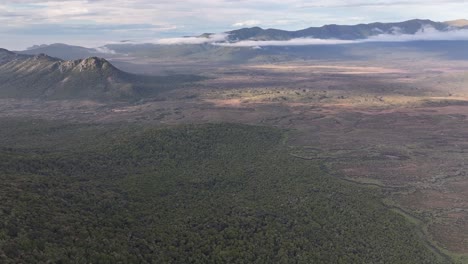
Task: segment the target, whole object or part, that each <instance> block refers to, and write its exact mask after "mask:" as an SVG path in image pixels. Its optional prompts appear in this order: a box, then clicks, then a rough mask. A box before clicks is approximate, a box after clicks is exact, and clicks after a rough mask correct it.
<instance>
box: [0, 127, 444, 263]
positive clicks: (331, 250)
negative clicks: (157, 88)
mask: <svg viewBox="0 0 468 264" xmlns="http://www.w3.org/2000/svg"><path fill="white" fill-rule="evenodd" d="M283 137H284V132H283V131H279V130H275V129H271V128H264V127H252V126H244V125H230V124H219V125H210V124H208V125H199V126H198V125H197V126H194V125H189V126H181V127H175V128H166V129H156V128H148V127H126V128H122V127H120V126H119V125H68V124H59V123H47V122H43V121H34V120H26V121H21V122H19V121H15V120H6V119H4V120H2V129H0V146H1V148H0V185H1V187H0V191H1V196H0V197H1V199H2V202H1V203H0V219H1V221H0V262H1V263H442V262H443V258H441V256H438V255H436V253H434V252H432V251H431V250H430V249H429V248H428V247H427V246H426V244H425V243H424V241H422V240H421V238H420V237H419V236H418V235H417V233H416V231H415V230H414V227H413V226H412V224H410V223H408V222H407V221H406V220H405V218H404V217H402V216H400V215H398V214H397V213H395V212H393V211H391V210H389V209H388V208H386V207H385V206H384V205H383V204H382V203H381V200H380V198H381V197H380V194H379V192H378V191H377V190H374V189H365V188H362V187H358V186H355V185H353V184H350V183H346V182H343V181H340V180H338V179H336V178H333V177H330V176H326V175H324V173H323V171H322V170H321V169H320V167H321V166H320V165H321V164H319V163H315V162H310V161H307V162H306V161H303V160H300V159H295V158H294V157H292V156H289V155H288V154H287V153H286V152H285V151H284V149H283V146H282V143H281V142H282V140H283Z"/></svg>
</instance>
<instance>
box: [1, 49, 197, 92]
mask: <svg viewBox="0 0 468 264" xmlns="http://www.w3.org/2000/svg"><path fill="white" fill-rule="evenodd" d="M199 79H200V77H197V76H190V75H188V76H159V77H157V76H142V75H135V74H130V73H127V72H123V71H121V70H119V69H117V68H116V67H114V66H113V65H112V64H111V63H110V62H108V61H107V60H105V59H102V58H97V57H89V58H87V59H80V60H70V61H64V60H61V59H57V58H53V57H50V56H47V55H44V54H40V55H36V56H32V55H24V54H15V53H12V52H10V51H7V50H0V97H3V98H33V99H89V100H101V101H102V100H104V101H107V100H114V101H134V100H139V99H143V98H148V97H152V96H155V95H157V94H158V93H159V92H160V91H161V90H163V89H169V88H174V87H177V86H178V85H182V84H183V83H186V82H192V81H197V80H199Z"/></svg>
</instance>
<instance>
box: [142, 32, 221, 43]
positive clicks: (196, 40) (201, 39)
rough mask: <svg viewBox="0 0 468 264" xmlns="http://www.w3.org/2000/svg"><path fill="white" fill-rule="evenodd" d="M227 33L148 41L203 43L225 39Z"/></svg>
mask: <svg viewBox="0 0 468 264" xmlns="http://www.w3.org/2000/svg"><path fill="white" fill-rule="evenodd" d="M226 37H227V34H213V35H210V36H209V37H185V38H165V39H157V40H153V41H150V43H153V44H159V45H180V44H205V43H217V42H222V41H225V40H226Z"/></svg>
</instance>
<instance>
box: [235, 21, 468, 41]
mask: <svg viewBox="0 0 468 264" xmlns="http://www.w3.org/2000/svg"><path fill="white" fill-rule="evenodd" d="M447 23H449V22H435V21H432V20H429V19H412V20H407V21H403V22H392V23H382V22H374V23H368V24H356V25H337V24H329V25H324V26H321V27H309V28H305V29H300V30H295V31H287V30H281V29H275V28H268V29H263V28H261V27H251V28H241V29H237V30H232V31H228V32H226V33H227V34H229V36H228V40H229V41H231V42H237V41H243V40H257V41H259V40H263V41H266V40H291V39H295V38H318V39H341V40H358V39H365V38H368V37H372V36H377V35H380V34H396V33H398V34H400V33H401V34H416V33H417V32H418V31H420V30H421V29H424V27H428V26H429V27H432V28H434V29H436V30H439V31H447V30H450V29H451V25H450V24H447ZM467 26H468V24H467Z"/></svg>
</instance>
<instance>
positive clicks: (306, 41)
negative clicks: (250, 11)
mask: <svg viewBox="0 0 468 264" xmlns="http://www.w3.org/2000/svg"><path fill="white" fill-rule="evenodd" d="M352 43H356V41H353V40H339V39H315V38H296V39H291V40H262V41H256V40H245V41H239V42H235V43H215V45H219V46H226V47H265V46H307V45H338V44H352Z"/></svg>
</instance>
